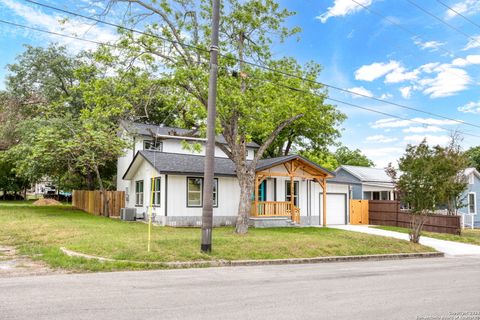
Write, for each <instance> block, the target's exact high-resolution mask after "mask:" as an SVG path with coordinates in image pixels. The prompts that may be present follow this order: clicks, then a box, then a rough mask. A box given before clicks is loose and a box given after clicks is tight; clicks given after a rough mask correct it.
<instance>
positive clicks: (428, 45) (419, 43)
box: [414, 40, 445, 51]
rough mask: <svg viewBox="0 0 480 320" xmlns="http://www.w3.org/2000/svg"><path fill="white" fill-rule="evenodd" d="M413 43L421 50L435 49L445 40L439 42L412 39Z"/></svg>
mask: <svg viewBox="0 0 480 320" xmlns="http://www.w3.org/2000/svg"><path fill="white" fill-rule="evenodd" d="M414 43H415V44H416V45H417V46H419V47H420V48H421V49H423V50H427V49H430V51H437V50H438V48H440V47H441V46H443V45H444V44H445V42H439V41H434V40H433V41H425V42H422V41H420V40H414Z"/></svg>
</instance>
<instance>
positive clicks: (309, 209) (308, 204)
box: [307, 180, 312, 217]
mask: <svg viewBox="0 0 480 320" xmlns="http://www.w3.org/2000/svg"><path fill="white" fill-rule="evenodd" d="M310 193H311V190H310V180H307V217H310V216H311V215H312V213H311V194H310Z"/></svg>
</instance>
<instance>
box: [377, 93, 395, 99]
mask: <svg viewBox="0 0 480 320" xmlns="http://www.w3.org/2000/svg"><path fill="white" fill-rule="evenodd" d="M391 98H393V95H392V94H391V93H388V92H387V93H382V95H381V96H380V99H382V100H388V99H391Z"/></svg>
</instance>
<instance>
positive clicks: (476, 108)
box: [458, 100, 480, 114]
mask: <svg viewBox="0 0 480 320" xmlns="http://www.w3.org/2000/svg"><path fill="white" fill-rule="evenodd" d="M458 111H460V112H465V113H476V114H480V100H479V101H477V102H474V101H472V102H469V103H467V104H466V105H464V106H461V107H458Z"/></svg>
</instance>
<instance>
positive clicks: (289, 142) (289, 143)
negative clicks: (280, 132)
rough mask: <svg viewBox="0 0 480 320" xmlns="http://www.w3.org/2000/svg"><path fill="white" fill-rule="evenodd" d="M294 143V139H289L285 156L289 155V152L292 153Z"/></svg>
mask: <svg viewBox="0 0 480 320" xmlns="http://www.w3.org/2000/svg"><path fill="white" fill-rule="evenodd" d="M292 143H293V141H292V140H291V139H288V142H287V147H286V148H285V153H284V154H283V155H284V156H288V154H289V153H290V148H291V147H292Z"/></svg>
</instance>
